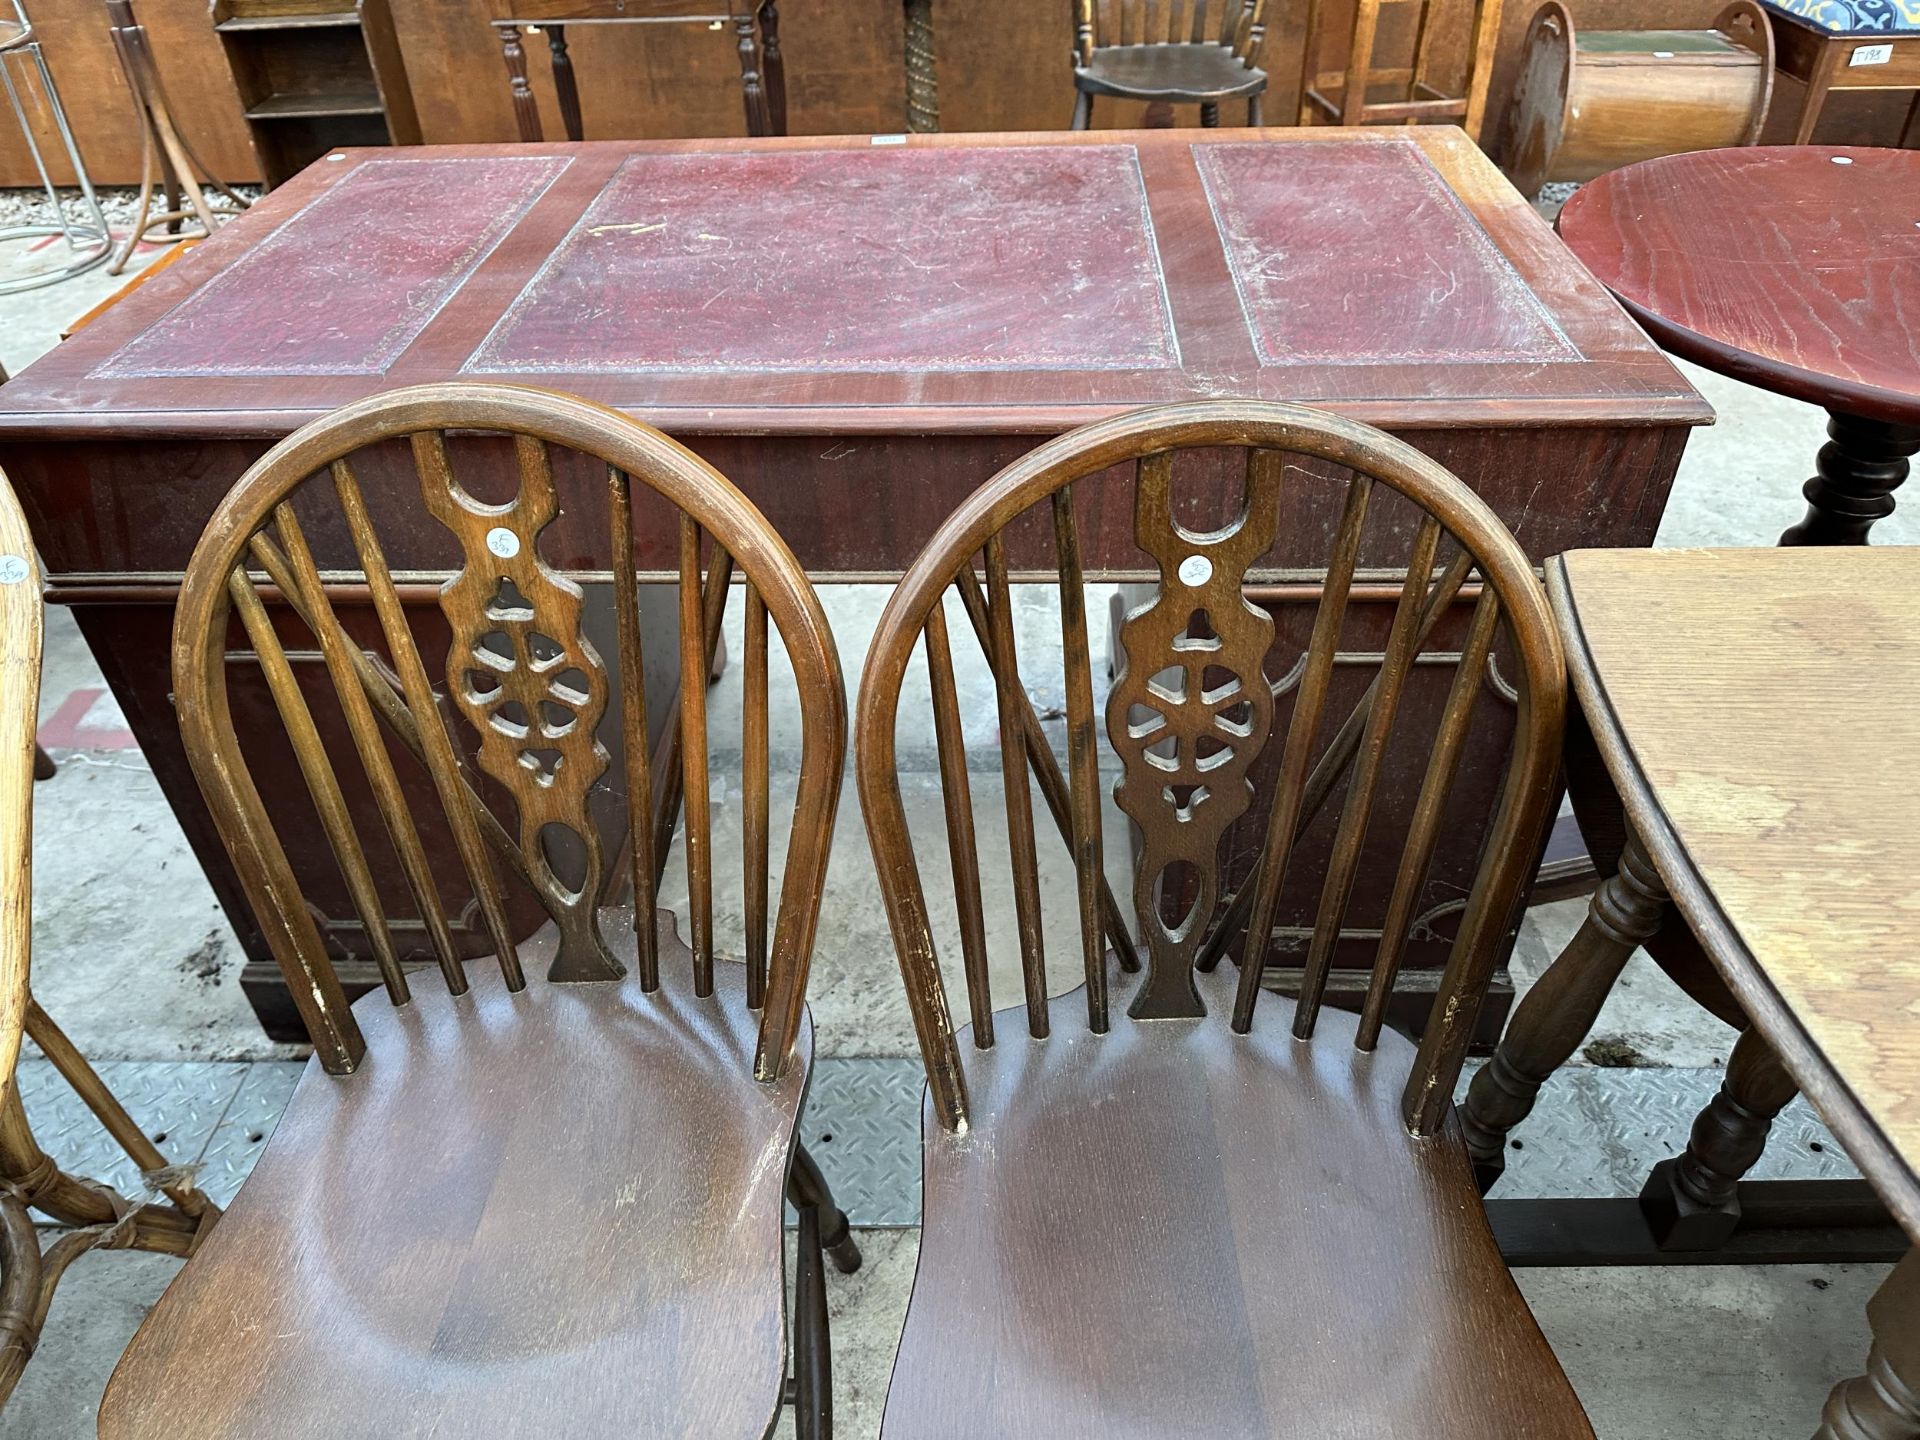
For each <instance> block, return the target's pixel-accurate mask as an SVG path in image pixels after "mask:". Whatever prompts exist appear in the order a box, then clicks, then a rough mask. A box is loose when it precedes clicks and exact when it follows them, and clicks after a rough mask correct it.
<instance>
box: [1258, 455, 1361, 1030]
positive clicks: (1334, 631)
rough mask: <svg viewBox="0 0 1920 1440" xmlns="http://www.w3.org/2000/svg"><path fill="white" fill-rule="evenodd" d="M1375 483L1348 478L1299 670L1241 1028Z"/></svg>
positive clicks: (1264, 852)
mask: <svg viewBox="0 0 1920 1440" xmlns="http://www.w3.org/2000/svg"><path fill="white" fill-rule="evenodd" d="M1372 491H1373V480H1372V478H1371V477H1370V476H1367V475H1355V476H1354V477H1353V479H1352V480H1351V481H1350V482H1349V483H1348V485H1347V503H1346V510H1345V512H1344V513H1343V514H1342V515H1341V517H1340V528H1339V530H1338V531H1337V532H1336V533H1335V535H1334V541H1333V553H1332V555H1331V556H1330V557H1329V560H1328V565H1327V578H1326V583H1325V587H1324V588H1323V589H1322V590H1321V592H1320V607H1319V610H1318V611H1317V613H1316V614H1315V616H1314V621H1313V637H1312V639H1311V640H1310V641H1309V642H1308V647H1309V648H1308V651H1307V653H1308V657H1309V658H1308V661H1307V668H1306V673H1305V674H1304V675H1303V676H1301V679H1300V688H1299V690H1298V692H1296V694H1295V697H1294V705H1293V718H1292V722H1291V723H1290V724H1289V725H1288V727H1287V740H1286V747H1285V749H1284V750H1283V751H1282V752H1281V758H1280V776H1279V783H1278V784H1277V785H1276V786H1275V789H1274V793H1273V805H1272V808H1271V809H1270V810H1269V811H1268V817H1267V831H1266V841H1265V844H1264V845H1263V846H1262V848H1261V855H1260V867H1259V873H1258V875H1257V877H1256V879H1255V881H1254V885H1255V889H1254V898H1253V909H1252V912H1251V917H1250V919H1249V922H1248V929H1247V939H1246V943H1245V945H1244V947H1243V949H1242V953H1241V957H1240V981H1239V989H1238V992H1237V993H1236V995H1235V996H1234V1005H1233V1028H1234V1029H1235V1030H1237V1031H1239V1032H1241V1033H1242V1034H1244V1033H1246V1031H1248V1030H1249V1029H1251V1028H1252V1026H1253V1007H1254V1002H1255V1001H1256V1000H1257V999H1258V998H1259V994H1260V974H1261V971H1262V970H1263V969H1264V968H1265V966H1266V956H1267V945H1268V943H1269V941H1270V940H1271V938H1272V936H1273V917H1274V914H1275V913H1276V912H1277V911H1278V910H1279V908H1280V887H1281V884H1282V882H1283V881H1284V880H1285V879H1286V873H1287V860H1288V858H1289V857H1290V856H1291V854H1292V852H1293V840H1294V835H1295V833H1296V830H1297V827H1298V823H1299V814H1300V802H1301V800H1302V798H1303V796H1304V794H1305V779H1306V773H1307V761H1308V759H1309V758H1310V757H1311V756H1312V754H1313V741H1314V737H1315V735H1316V734H1317V733H1318V732H1319V729H1320V711H1321V709H1322V707H1323V706H1324V705H1325V703H1326V698H1327V687H1328V682H1329V681H1330V680H1331V679H1332V676H1333V660H1334V654H1335V652H1336V651H1337V650H1338V648H1339V641H1340V627H1341V624H1342V622H1343V621H1344V620H1345V618H1346V613H1347V592H1348V591H1349V590H1350V589H1351V588H1352V586H1353V571H1354V566H1355V564H1356V563H1357V562H1358V560H1359V558H1360V534H1361V531H1362V530H1363V529H1364V528H1365V526H1366V520H1367V501H1368V499H1369V497H1370V496H1371V494H1372Z"/></svg>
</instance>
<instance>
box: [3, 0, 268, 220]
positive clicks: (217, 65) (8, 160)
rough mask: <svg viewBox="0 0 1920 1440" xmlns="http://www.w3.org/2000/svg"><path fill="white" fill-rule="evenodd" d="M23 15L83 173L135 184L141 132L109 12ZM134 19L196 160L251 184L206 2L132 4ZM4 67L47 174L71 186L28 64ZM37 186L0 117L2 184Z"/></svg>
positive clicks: (72, 3) (94, 4)
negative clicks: (20, 89) (76, 144)
mask: <svg viewBox="0 0 1920 1440" xmlns="http://www.w3.org/2000/svg"><path fill="white" fill-rule="evenodd" d="M26 9H27V16H28V18H29V19H31V20H32V21H33V24H34V28H35V30H36V31H37V32H38V33H39V36H40V43H41V46H42V48H43V49H44V50H45V52H46V56H47V64H48V66H49V68H51V69H52V71H53V83H54V85H55V86H56V87H57V88H58V89H59V91H60V100H61V103H62V104H63V105H64V106H65V108H66V112H67V120H68V122H69V123H70V124H71V125H72V126H73V129H74V133H75V134H76V135H77V137H78V138H79V141H80V154H81V158H82V159H84V160H85V161H86V163H87V170H88V173H90V174H91V175H92V176H93V178H94V179H95V181H97V182H99V183H102V184H125V185H132V184H137V183H138V182H139V179H140V125H139V121H138V120H137V119H136V118H135V115H134V109H133V92H132V91H130V90H129V89H128V88H127V82H126V80H125V78H124V77H123V76H122V75H121V73H120V62H119V60H118V58H117V57H116V56H115V55H114V53H113V37H112V35H111V34H110V32H109V30H108V26H107V12H106V7H105V6H104V5H102V4H101V3H100V0H26ZM135 13H136V14H137V15H138V16H139V18H140V22H141V23H142V24H143V25H145V26H146V27H147V35H148V37H149V39H151V41H152V42H153V51H154V55H155V57H156V58H157V60H158V62H159V66H160V80H161V83H162V84H163V85H164V86H165V87H166V91H167V96H168V98H169V100H170V101H171V102H172V104H173V108H174V110H175V112H176V114H177V115H178V117H179V119H180V121H181V123H182V124H183V125H184V127H185V129H186V133H187V138H188V141H189V143H191V144H192V145H193V147H194V148H195V149H196V150H197V151H198V152H199V154H200V158H201V159H202V160H203V161H205V162H206V163H207V164H208V165H209V166H211V167H212V168H213V170H214V171H215V172H216V173H218V174H220V175H221V176H222V177H223V178H227V179H235V180H243V179H254V178H257V176H258V174H259V169H258V162H256V161H255V160H254V158H253V141H252V140H251V139H250V138H249V137H248V135H247V125H246V121H245V120H243V119H242V118H241V115H240V96H239V94H238V92H237V91H235V89H234V88H233V81H232V80H231V78H229V76H228V74H227V61H226V57H225V56H224V55H223V54H222V53H221V49H220V37H219V36H217V35H215V34H214V33H213V21H212V19H211V18H210V16H209V13H208V7H207V0H135ZM7 63H9V64H11V65H12V66H13V67H14V71H13V74H14V79H15V83H16V84H19V83H22V82H23V81H24V93H23V95H22V99H23V101H25V103H26V105H27V106H28V113H29V114H30V115H32V116H34V117H35V131H36V133H37V134H38V136H39V139H40V153H41V154H42V155H44V156H46V158H47V162H48V169H49V170H50V171H51V172H52V174H53V178H54V180H55V182H56V183H61V184H65V183H70V182H71V180H72V178H73V175H72V168H71V167H70V166H69V165H68V164H67V163H66V156H65V152H64V151H63V150H62V149H61V146H60V138H59V134H58V132H56V131H55V130H54V128H53V122H52V120H51V119H50V118H49V116H48V115H47V112H46V110H45V107H44V106H43V105H42V104H41V103H40V82H39V77H38V76H33V77H32V78H27V77H28V73H29V71H30V70H31V68H32V67H31V63H30V62H29V61H27V60H26V58H25V57H16V58H15V59H13V60H11V61H9V62H7ZM0 109H4V107H0ZM39 183H40V182H39V177H38V176H37V175H36V174H35V173H34V169H33V161H32V158H31V157H30V156H29V155H28V154H27V147H26V145H25V144H24V143H23V142H22V141H21V138H20V132H19V129H18V127H17V126H16V125H15V124H14V122H13V119H12V117H11V116H7V117H6V118H4V119H0V185H37V184H39Z"/></svg>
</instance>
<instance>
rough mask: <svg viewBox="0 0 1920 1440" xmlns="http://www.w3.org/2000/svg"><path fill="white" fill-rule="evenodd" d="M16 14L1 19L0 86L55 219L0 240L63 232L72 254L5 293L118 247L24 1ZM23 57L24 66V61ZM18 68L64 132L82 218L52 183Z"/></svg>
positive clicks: (4, 286) (89, 265)
mask: <svg viewBox="0 0 1920 1440" xmlns="http://www.w3.org/2000/svg"><path fill="white" fill-rule="evenodd" d="M14 15H15V17H16V18H14V19H13V20H8V21H0V87H4V88H5V90H6V92H7V104H8V105H10V106H11V107H12V108H13V118H14V120H15V121H17V122H18V123H19V126H20V135H21V138H22V139H23V140H25V141H26V145H27V153H28V154H30V155H32V156H33V168H34V169H35V170H36V171H38V172H39V175H40V186H41V188H42V189H43V190H45V191H46V194H47V204H48V205H49V206H51V207H52V209H53V223H51V224H47V225H15V226H11V227H9V228H7V229H5V230H0V240H38V239H43V238H47V237H51V236H59V237H61V238H62V239H64V240H65V241H66V242H67V252H68V258H67V260H66V263H65V264H62V265H58V266H54V267H52V268H49V269H46V270H40V271H36V272H34V273H32V274H29V275H19V276H11V277H8V278H5V279H0V295H11V294H13V293H15V292H16V291H20V290H33V289H36V288H38V287H39V286H42V285H52V284H55V283H56V282H58V281H61V280H67V279H71V278H72V277H73V276H75V275H79V274H82V273H84V272H85V271H88V270H91V269H93V267H94V266H96V265H100V264H103V263H105V261H106V258H107V252H108V251H109V250H111V249H112V248H113V241H112V238H111V237H110V236H109V235H108V234H107V218H106V216H105V215H103V214H102V213H101V211H100V200H99V197H98V196H96V195H95V194H94V193H93V181H92V180H91V179H89V178H88V176H87V167H86V163H85V162H84V161H82V160H81V158H80V147H79V145H78V144H76V143H75V141H74V138H73V129H72V127H71V126H69V125H68V124H67V112H66V108H65V107H64V106H62V105H61V103H60V93H59V91H57V90H56V89H54V85H53V75H52V73H51V72H49V71H48V69H47V59H46V56H45V55H43V54H42V53H41V51H40V42H39V40H38V39H36V38H35V36H34V33H33V25H32V23H31V22H29V21H28V19H27V16H26V12H25V11H24V10H23V9H21V7H20V0H14ZM23 59H24V62H25V63H24V65H23V64H22V63H21V61H22V60H23ZM17 69H25V70H27V71H28V72H29V73H31V74H33V75H37V76H38V77H39V87H40V94H41V97H42V99H43V100H44V101H45V104H46V108H47V112H48V114H49V115H50V116H51V117H52V119H53V127H54V129H55V130H56V131H57V132H58V133H59V136H60V144H61V147H62V148H63V149H64V150H65V151H66V156H67V164H68V165H70V166H71V167H72V168H73V174H74V179H75V181H76V182H77V183H78V185H79V187H80V199H79V201H78V202H77V203H78V209H79V214H78V216H77V217H76V215H75V214H74V211H73V209H72V208H71V207H72V205H73V204H74V202H63V201H62V200H61V199H60V194H59V192H58V191H57V190H55V189H54V187H53V177H52V176H50V175H49V174H48V173H47V162H46V159H45V157H43V156H42V155H41V153H40V140H39V137H38V136H37V135H36V134H35V133H34V128H33V122H32V120H31V119H30V118H29V116H28V113H27V107H26V105H25V103H24V102H23V101H22V98H21V88H22V87H21V85H20V79H19V77H18V76H17V75H16V73H15V72H16V70H17Z"/></svg>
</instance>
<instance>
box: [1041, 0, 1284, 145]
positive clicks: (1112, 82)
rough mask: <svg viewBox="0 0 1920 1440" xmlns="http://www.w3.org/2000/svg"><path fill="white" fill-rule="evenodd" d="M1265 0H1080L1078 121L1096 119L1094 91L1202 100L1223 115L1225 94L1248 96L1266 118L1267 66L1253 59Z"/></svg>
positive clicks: (1210, 116) (1203, 112) (1210, 118)
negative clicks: (1263, 100) (1262, 100)
mask: <svg viewBox="0 0 1920 1440" xmlns="http://www.w3.org/2000/svg"><path fill="white" fill-rule="evenodd" d="M1265 4H1266V0H1075V10H1074V37H1073V83H1074V88H1075V89H1076V90H1077V91H1078V92H1079V94H1078V97H1077V98H1076V99H1075V101H1074V105H1073V128H1074V129H1076V130H1085V129H1087V128H1088V127H1089V126H1090V125H1092V123H1093V97H1094V96H1096V95H1116V96H1119V97H1121V98H1123V99H1128V100H1146V101H1149V102H1151V101H1159V102H1161V103H1163V104H1170V105H1198V106H1199V107H1200V123H1201V124H1202V125H1218V124H1219V123H1220V102H1221V101H1222V100H1233V99H1241V98H1244V99H1245V100H1246V102H1247V124H1249V125H1258V124H1259V123H1260V97H1261V95H1263V94H1264V93H1265V92H1266V88H1267V72H1266V71H1264V70H1262V69H1260V67H1259V66H1258V65H1257V64H1256V63H1255V62H1256V61H1257V60H1258V59H1259V56H1260V43H1261V40H1262V38H1263V37H1264V35H1265V33H1266V29H1265V24H1264V22H1263V21H1262V19H1261V11H1262V10H1263V9H1264V8H1265Z"/></svg>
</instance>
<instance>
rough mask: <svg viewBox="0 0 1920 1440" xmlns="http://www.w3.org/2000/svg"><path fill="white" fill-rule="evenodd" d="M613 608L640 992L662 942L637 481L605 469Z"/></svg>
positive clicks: (649, 985)
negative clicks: (636, 539)
mask: <svg viewBox="0 0 1920 1440" xmlns="http://www.w3.org/2000/svg"><path fill="white" fill-rule="evenodd" d="M607 496H608V514H609V519H608V526H609V530H610V531H611V533H610V535H609V537H608V539H609V549H610V551H611V553H612V555H613V604H614V609H615V610H616V611H617V612H618V619H617V629H618V633H619V642H620V675H621V683H622V686H623V689H624V692H625V693H624V695H623V697H622V700H621V705H620V735H621V741H622V745H623V748H624V750H625V752H626V753H625V765H626V777H627V849H628V855H629V857H630V858H631V861H632V865H633V939H634V947H635V951H636V963H637V965H638V968H639V971H640V988H641V990H642V991H644V992H645V993H647V994H649V995H650V994H652V993H653V992H654V991H656V990H658V989H659V988H660V941H659V936H658V934H657V933H656V931H655V929H654V908H655V906H656V904H657V900H658V895H659V890H658V883H659V878H660V872H659V865H658V861H657V859H656V856H655V853H654V813H653V765H652V759H651V756H650V755H649V753H648V746H647V665H646V655H645V653H644V650H643V647H642V645H641V639H640V577H639V575H638V573H637V572H636V570H635V568H634V559H633V477H632V476H630V475H628V474H627V473H626V471H624V470H622V469H620V468H619V467H618V466H615V465H609V466H608V467H607Z"/></svg>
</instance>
